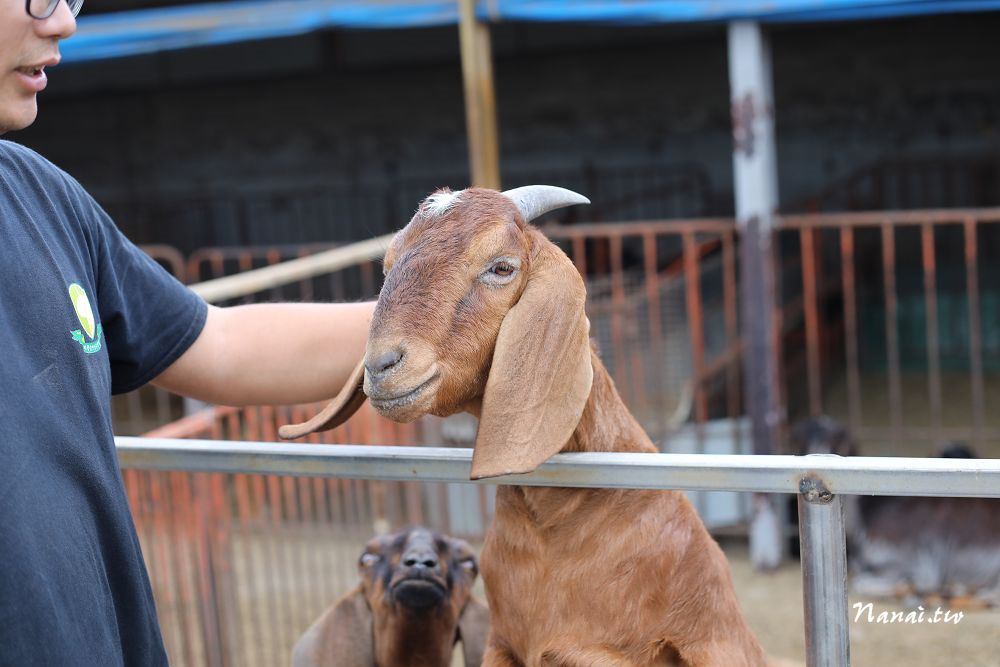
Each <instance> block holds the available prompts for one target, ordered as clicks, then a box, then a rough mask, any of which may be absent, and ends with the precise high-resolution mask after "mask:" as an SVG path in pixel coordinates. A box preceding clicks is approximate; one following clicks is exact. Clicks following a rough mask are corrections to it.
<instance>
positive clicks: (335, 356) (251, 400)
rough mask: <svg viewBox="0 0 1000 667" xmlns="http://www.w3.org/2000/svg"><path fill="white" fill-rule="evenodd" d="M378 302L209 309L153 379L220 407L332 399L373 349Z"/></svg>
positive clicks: (162, 384)
mask: <svg viewBox="0 0 1000 667" xmlns="http://www.w3.org/2000/svg"><path fill="white" fill-rule="evenodd" d="M374 309H375V302H374V301H369V302H365V303H340V304H313V303H302V304H299V303H287V304H286V303H281V304H277V303H276V304H260V305H251V306H236V307H233V308H217V307H214V306H209V308H208V320H207V321H206V322H205V328H204V329H203V330H202V332H201V335H200V336H198V339H197V340H196V341H195V342H194V343H193V344H192V345H191V347H190V348H189V349H188V350H187V351H186V352H185V353H184V354H183V355H181V357H180V358H179V359H178V360H177V361H175V362H174V363H173V364H172V365H171V366H170V367H169V368H167V370H165V371H163V373H161V374H160V375H159V376H158V377H156V378H155V379H154V380H153V384H155V385H156V386H158V387H162V388H163V389H167V390H168V391H172V392H174V393H177V394H181V395H183V396H189V397H191V398H196V399H199V400H202V401H207V402H209V403H215V404H219V405H280V404H294V403H307V402H312V401H321V400H325V399H328V398H330V397H331V396H334V395H336V394H337V392H339V391H340V389H341V387H342V386H343V385H344V383H345V382H346V381H347V377H348V376H349V375H350V373H351V371H352V370H353V369H354V367H355V366H356V365H357V364H358V362H359V361H361V359H362V357H363V356H364V353H365V343H366V341H367V339H368V327H369V324H370V323H371V317H372V311H373V310H374Z"/></svg>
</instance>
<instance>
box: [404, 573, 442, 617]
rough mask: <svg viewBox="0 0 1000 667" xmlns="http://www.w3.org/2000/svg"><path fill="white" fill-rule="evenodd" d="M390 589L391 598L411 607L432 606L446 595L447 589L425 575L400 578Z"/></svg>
mask: <svg viewBox="0 0 1000 667" xmlns="http://www.w3.org/2000/svg"><path fill="white" fill-rule="evenodd" d="M391 591H392V597H393V599H395V600H396V601H397V602H399V603H400V604H402V605H403V606H404V607H409V608H411V609H423V608H426V607H431V606H434V605H436V604H439V603H440V602H441V601H442V600H444V599H445V598H446V597H447V596H448V590H447V588H446V587H445V586H444V585H443V584H442V583H441V582H439V581H436V580H434V579H430V578H426V577H407V578H406V579H401V580H400V581H398V582H396V584H394V585H393V586H392V588H391Z"/></svg>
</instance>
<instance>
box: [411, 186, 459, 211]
mask: <svg viewBox="0 0 1000 667" xmlns="http://www.w3.org/2000/svg"><path fill="white" fill-rule="evenodd" d="M463 192H465V191H464V190H459V191H458V192H451V191H450V190H443V191H441V192H435V193H434V194H432V195H430V196H428V197H427V199H425V200H424V203H423V206H422V208H423V209H424V212H425V213H428V214H430V215H441V214H443V213H446V212H447V211H448V209H449V208H451V207H452V206H453V205H454V204H455V203H456V202H457V201H458V198H459V196H460V195H461V194H462V193H463Z"/></svg>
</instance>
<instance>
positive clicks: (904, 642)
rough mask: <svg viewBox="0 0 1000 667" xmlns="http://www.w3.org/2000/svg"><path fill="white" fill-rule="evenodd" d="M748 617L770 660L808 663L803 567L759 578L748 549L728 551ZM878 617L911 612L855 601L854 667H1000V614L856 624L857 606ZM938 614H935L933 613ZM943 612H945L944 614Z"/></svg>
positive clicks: (789, 567)
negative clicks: (949, 621)
mask: <svg viewBox="0 0 1000 667" xmlns="http://www.w3.org/2000/svg"><path fill="white" fill-rule="evenodd" d="M726 555H727V556H728V557H729V562H730V567H731V568H732V572H733V583H734V585H735V586H736V592H737V595H738V596H739V599H740V604H741V605H742V606H743V611H744V613H745V614H746V617H747V619H748V621H749V623H750V625H751V627H752V628H753V630H754V632H756V633H757V636H758V638H759V639H760V641H761V643H762V644H763V645H764V648H765V649H766V650H767V652H768V654H769V655H773V656H779V657H783V658H791V659H798V660H802V661H803V664H805V662H804V660H805V658H804V656H805V640H804V637H803V632H802V627H803V626H802V575H801V571H800V569H799V564H798V562H797V561H794V562H787V563H785V564H784V565H783V566H782V567H781V568H780V569H779V570H778V571H777V572H775V573H773V574H760V573H757V572H754V570H753V568H752V567H751V565H750V561H749V558H748V556H747V551H746V548H745V547H742V546H734V547H729V548H727V549H726ZM867 602H872V603H873V613H874V614H875V615H876V617H877V615H878V613H879V612H881V611H889V612H892V611H904V612H908V611H910V608H907V607H903V606H900V605H898V604H894V603H891V602H887V601H883V600H869V599H864V600H862V599H861V598H858V597H857V596H855V595H851V596H850V599H849V601H848V611H849V615H850V620H851V624H850V628H851V664H852V665H853V666H854V667H896V666H897V665H898V666H899V667H952V666H956V667H959V666H960V667H1000V609H993V610H989V611H971V612H967V613H966V615H965V616H964V617H963V618H962V620H961V621H960V622H959V623H958V624H957V625H953V624H947V625H946V624H944V623H939V624H936V625H935V624H920V625H912V624H905V623H897V624H879V623H868V622H866V620H865V619H866V618H867V614H865V615H863V618H862V619H861V620H859V621H858V622H855V616H856V610H855V608H854V607H853V605H854V604H855V603H862V604H864V603H867ZM933 610H934V608H932V609H931V611H932V612H933ZM942 610H944V609H943V608H942Z"/></svg>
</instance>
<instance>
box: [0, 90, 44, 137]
mask: <svg viewBox="0 0 1000 667" xmlns="http://www.w3.org/2000/svg"><path fill="white" fill-rule="evenodd" d="M37 117H38V103H37V102H36V101H35V97H34V95H32V97H31V102H30V103H29V102H24V101H20V100H18V101H17V102H15V103H12V104H7V103H5V102H4V101H3V100H0V134H4V133H6V132H15V131H17V130H23V129H24V128H26V127H28V126H29V125H31V124H32V123H34V122H35V118H37Z"/></svg>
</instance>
